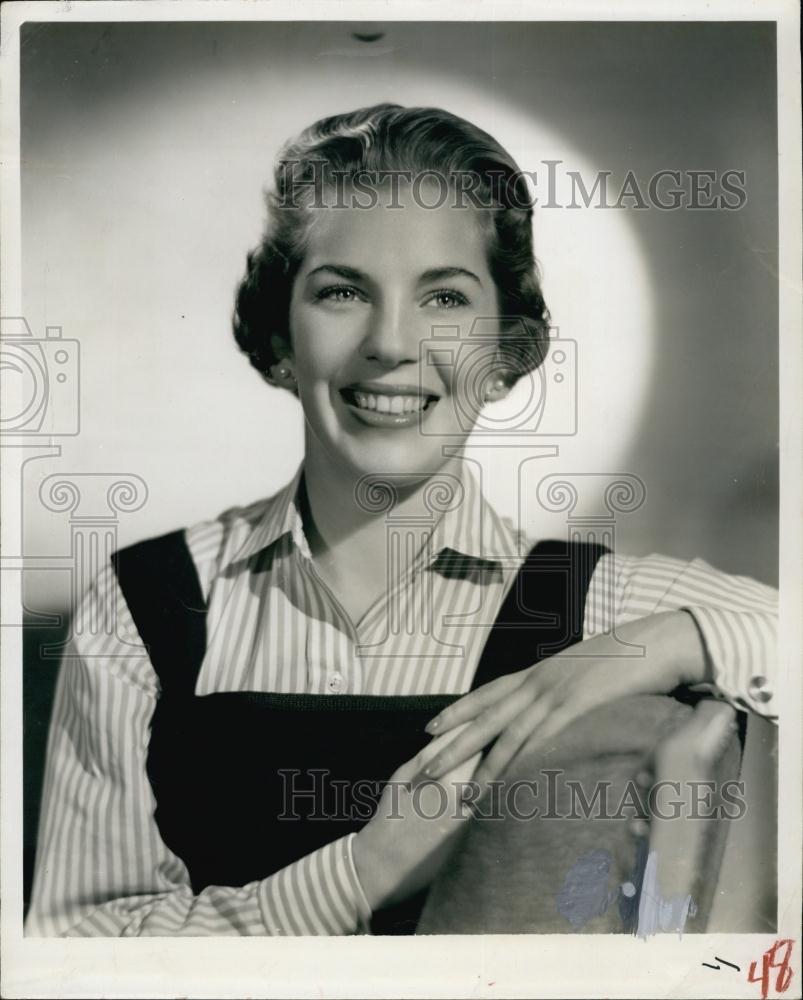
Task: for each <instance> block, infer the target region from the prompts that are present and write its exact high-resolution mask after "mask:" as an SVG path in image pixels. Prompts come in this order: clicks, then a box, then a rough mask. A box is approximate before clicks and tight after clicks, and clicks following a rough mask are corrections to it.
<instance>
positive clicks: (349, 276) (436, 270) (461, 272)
mask: <svg viewBox="0 0 803 1000" xmlns="http://www.w3.org/2000/svg"><path fill="white" fill-rule="evenodd" d="M321 271H327V272H328V273H329V274H336V275H337V276H338V277H340V278H344V279H345V280H346V281H358V282H368V281H370V280H371V279H370V277H369V276H368V275H367V274H366V273H365V272H364V271H360V270H359V268H356V267H349V266H348V265H346V264H321V265H319V266H318V267H315V268H313V269H312V270H311V271H310V272H309V274H308V275H307V277H308V278H312V277H313V276H314V275H316V274H319V273H320V272H321ZM459 277H464V278H471V279H472V280H473V281H476V282H477V284H478V285H479V286H480V288H482V281H481V280H480V279H479V277H478V276H477V275H476V274H475V273H474V272H473V271H469V270H468V269H467V268H465V267H430V268H428V269H427V270H426V271H423V272H422V274H421V276H420V277H419V279H418V283H419V284H421V285H424V284H427V283H428V282H432V281H446V280H447V279H448V278H459Z"/></svg>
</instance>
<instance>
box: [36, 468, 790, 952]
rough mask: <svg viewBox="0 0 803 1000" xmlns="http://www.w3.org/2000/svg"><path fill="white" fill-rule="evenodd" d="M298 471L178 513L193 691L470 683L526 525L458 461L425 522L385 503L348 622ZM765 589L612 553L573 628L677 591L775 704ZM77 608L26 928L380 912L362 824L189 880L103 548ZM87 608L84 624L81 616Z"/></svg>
mask: <svg viewBox="0 0 803 1000" xmlns="http://www.w3.org/2000/svg"><path fill="white" fill-rule="evenodd" d="M301 475H302V468H299V471H298V473H297V474H296V476H295V477H294V479H293V480H292V481H291V482H290V483H289V484H288V485H287V486H286V487H285V488H284V489H283V490H281V491H280V492H279V493H278V494H276V495H275V496H274V497H272V498H270V499H268V500H262V501H260V502H258V503H255V504H252V505H250V506H248V507H241V508H233V509H231V510H228V511H225V512H224V513H223V514H221V515H220V517H218V518H217V519H216V520H213V521H208V522H203V523H201V524H197V525H195V526H193V527H191V528H189V529H187V531H186V539H187V542H188V546H189V548H190V552H191V555H192V557H193V560H194V562H195V566H196V568H197V571H198V575H199V578H200V581H201V587H202V590H203V592H204V594H205V595H206V599H207V605H208V617H207V636H208V639H207V649H206V654H205V657H204V660H203V663H202V665H201V669H200V673H199V676H198V680H197V685H196V689H195V690H196V694H198V695H205V694H210V693H213V692H222V691H262V692H288V693H289V692H296V693H298V692H304V693H308V694H328V695H331V696H333V697H336V696H337V695H338V694H340V693H343V692H348V693H351V694H360V693H362V694H370V695H407V694H449V693H451V694H462V693H465V692H466V691H468V690H469V689H470V687H471V683H472V679H473V675H474V672H475V670H476V667H477V664H478V662H479V657H480V653H481V651H482V648H483V645H484V643H485V640H486V638H487V636H488V632H489V630H490V628H491V625H492V623H493V621H494V619H495V616H496V614H497V612H498V610H499V608H500V606H501V603H502V600H503V597H504V595H505V593H506V591H507V589H508V587H509V586H510V584H511V583H512V580H513V577H514V575H515V573H516V572H517V570H518V568H519V567H520V565H521V562H522V561H523V558H524V556H525V555H526V553H527V551H528V550H529V548H530V545H531V543H530V542H526V543H525V540H524V539H522V538H520V537H519V536H518V535H517V533H516V532H515V531H514V530H513V528H512V526H511V525H510V524H509V523H507V522H506V521H505V520H503V519H502V518H500V517H499V516H498V515H497V514H496V512H495V511H494V510H493V508H492V507H491V506H490V504H488V503H487V501H486V500H485V499H484V497H483V496H482V493H481V491H480V490H479V487H478V486H477V484H476V482H475V480H474V478H473V475H472V474H471V473H470V471H469V470H468V469H467V468H466V469H464V470H463V475H462V480H461V490H460V500H461V502H460V503H458V504H456V505H454V506H453V507H452V508H451V509H447V510H446V512H445V513H442V514H439V515H437V516H436V515H433V520H432V523H431V524H429V523H422V522H421V521H420V520H419V521H414V522H411V523H405V522H403V521H399V522H398V523H394V522H392V521H391V522H388V523H389V524H390V528H391V529H392V530H391V534H392V536H393V542H392V544H391V545H390V549H389V551H390V552H391V572H390V573H389V577H390V580H391V581H392V585H391V586H390V587H389V588H388V590H387V592H386V593H385V594H383V595H381V596H379V597H378V598H377V600H376V602H375V603H374V604H373V606H372V607H370V608H369V609H368V611H367V612H366V613H365V615H364V616H363V618H362V619H361V620H360V621H359V622H357V623H356V624H355V623H353V622H352V621H351V620H350V619H349V616H348V615H347V614H346V612H345V610H344V609H343V608H342V606H341V605H340V603H339V602H338V600H337V598H336V596H335V595H334V594H333V593H332V592H331V591H330V590H329V588H328V587H327V586H326V584H325V583H324V582H323V581H322V580H321V578H320V577H319V575H318V574H317V572H316V569H315V565H314V562H313V560H312V558H311V556H310V552H309V548H308V545H307V542H306V539H305V537H304V531H303V526H302V520H301V516H300V514H299V506H298V504H297V502H296V499H297V495H298V488H299V483H300V477H301ZM394 551H395V552H397V553H401V554H403V553H404V552H407V553H409V554H410V555H411V556H412V558H403V557H402V555H400V556H399V560H398V562H399V565H400V566H404V570H403V572H400V574H399V575H398V577H396V576H395V575H394V574H393V558H392V554H393V552H394ZM455 554H458V555H459V558H458V559H455ZM446 556H448V558H445V557H446ZM776 603H777V599H776V593H775V591H774V590H772V589H771V588H769V587H766V586H764V585H762V584H759V583H756V582H755V581H753V580H750V579H747V578H745V577H738V576H731V575H726V574H723V573H720V572H718V571H717V570H714V569H712V568H711V567H710V566H708V565H707V564H706V563H704V562H703V561H701V560H698V559H695V560H692V561H691V562H685V561H681V560H677V559H672V558H667V557H664V556H656V555H652V556H648V557H646V558H633V557H622V556H614V555H613V554H611V555H606V556H603V558H602V559H601V560H600V561H599V563H598V564H597V567H596V569H595V571H594V574H593V576H592V579H591V584H590V588H589V592H588V599H587V604H586V613H585V621H584V638H590V637H592V636H594V635H598V634H601V633H610V632H611V631H612V630H615V628H616V626H617V625H620V624H623V623H625V622H628V621H632V620H634V619H637V618H641V617H644V616H646V615H650V614H653V613H657V612H661V611H668V610H677V609H685V610H687V611H688V612H690V613H691V614H692V615H693V616H694V619H695V621H696V622H697V624H698V627H699V630H700V632H701V634H702V636H703V638H704V641H705V643H706V646H707V652H708V655H709V657H710V660H711V662H712V665H713V672H714V679H715V687H714V688H712V693H713V694H715V695H716V696H718V697H722V698H725V699H726V700H728V701H729V702H730V703H731V704H733V705H734V706H736V707H737V708H740V709H745V710H750V711H753V712H757V713H759V714H761V715H763V716H765V717H768V718H771V719H774V718H775V717H776V713H775V708H774V703H773V691H774V684H773V675H774V671H775V660H776V653H775V641H776V640H775V621H776V614H777V609H776ZM74 621H75V622H76V623H77V624H76V625H75V626H74V634H73V636H72V638H71V640H70V645H69V647H68V648H67V651H66V654H65V658H64V661H63V664H62V668H61V671H60V675H59V680H58V685H57V691H56V700H55V705H54V711H53V720H52V723H51V729H50V735H49V740H48V751H47V766H46V774H45V782H44V788H43V797H42V815H41V823H40V828H39V840H38V845H37V864H36V872H35V879H34V886H33V894H32V901H31V908H30V912H29V914H28V918H27V921H26V933H27V934H33V935H46V936H52V935H65V934H69V935H81V936H90V935H101V936H126V935H225V934H229V935H266V934H277V935H304V934H321V935H338V934H350V933H357V932H361V931H365V930H366V929H367V927H368V921H369V920H370V915H371V914H370V908H369V905H368V902H367V900H366V898H365V895H364V893H363V890H362V887H361V886H360V883H359V879H358V876H357V873H356V870H355V867H354V862H353V858H352V842H353V837H354V834H349V835H348V836H346V837H343V838H340V839H338V840H335V841H334V842H332V843H330V844H327V845H325V846H324V847H322V848H320V849H319V850H317V851H315V852H313V853H312V854H309V855H307V856H305V857H303V858H301V859H300V860H298V861H296V862H294V863H293V864H291V865H289V866H287V867H285V868H282V869H281V870H279V871H278V872H276V873H274V874H272V875H270V876H269V877H267V878H264V879H262V880H259V881H255V882H252V883H250V884H248V885H245V886H242V887H231V886H209V887H207V888H205V889H204V890H203V891H202V892H200V893H198V894H194V893H193V891H192V888H191V885H190V878H189V874H188V871H187V869H186V867H185V865H184V863H183V862H182V861H181V859H180V858H179V857H177V856H176V855H174V854H173V853H172V852H171V851H170V850H169V849H168V848H167V847H166V845H165V844H164V843H163V841H162V839H161V837H160V835H159V829H158V826H157V824H156V821H155V819H154V809H155V801H154V797H153V792H152V789H151V786H150V783H149V781H148V778H147V775H146V770H145V761H146V755H147V751H148V739H149V729H148V727H149V722H150V719H151V715H152V713H153V709H154V707H155V703H156V699H157V697H158V695H159V682H158V678H157V676H156V674H155V672H154V670H153V667H152V666H151V664H150V661H149V659H148V656H147V653H146V651H145V649H144V646H143V645H142V641H141V639H140V638H139V635H138V633H137V629H136V626H135V624H134V622H133V619H132V617H131V614H130V612H129V610H128V608H127V607H126V603H125V600H124V598H123V595H122V592H121V590H120V588H119V585H118V582H117V578H116V576H115V574H114V571H113V569H112V567H111V565H108V566H106V567H105V568H104V569H103V571H102V572H101V573H100V574H99V576H98V578H97V579H96V580H95V581H94V583H93V585H92V586H91V587H90V589H89V591H88V592H87V594H86V595H85V596H84V598H83V600H82V603H81V606H80V607H79V609H78V611H77V614H76V615H75V619H74ZM81 623H91V624H92V628H91V629H87V628H83V630H82V631H77V629H78V628H79V627H80V625H81Z"/></svg>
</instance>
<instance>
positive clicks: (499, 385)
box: [484, 375, 505, 403]
mask: <svg viewBox="0 0 803 1000" xmlns="http://www.w3.org/2000/svg"><path fill="white" fill-rule="evenodd" d="M504 388H505V380H504V379H503V378H502V377H501V376H499V375H498V376H497V377H496V378H495V379H494V380H493V382H491V384H490V385H489V386H488V387H487V388H486V390H485V394H484V399H485V402H486V403H490V402H492V401H493V400H494V399H496V398H497V397H498V396H499V395H500V393H501V392H502V391H503V389H504Z"/></svg>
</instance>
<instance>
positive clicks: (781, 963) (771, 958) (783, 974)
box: [747, 938, 793, 1000]
mask: <svg viewBox="0 0 803 1000" xmlns="http://www.w3.org/2000/svg"><path fill="white" fill-rule="evenodd" d="M792 944H793V942H792V940H791V938H783V939H782V940H781V941H776V942H775V944H774V945H773V946H772V947H771V948H767V950H766V951H765V952H764V954H763V956H762V957H761V972H760V973H759V974H758V975H756V970H757V968H758V962H751V963H750V971H749V972H748V973H747V981H748V982H749V983H761V1000H767V996H768V995H769V990H770V974H771V972H772V971H773V970H775V969H777V973H778V974H777V975H776V977H775V991H776V993H785V992H786V991H787V990H788V989H789V984H790V983H791V982H792V970H791V969H790V968H789V959H790V958H791V957H792ZM782 949H783V958H781V957H779V954H780V952H781V950H782Z"/></svg>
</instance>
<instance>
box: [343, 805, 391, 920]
mask: <svg viewBox="0 0 803 1000" xmlns="http://www.w3.org/2000/svg"><path fill="white" fill-rule="evenodd" d="M370 825H371V824H370V823H369V824H368V825H367V826H364V827H363V828H362V829H361V830H359V831H358V832H357V834H356V835H355V837H354V839H353V841H352V843H351V857H352V860H353V861H354V870H355V871H356V873H357V878H358V879H359V881H360V885H361V886H362V891H363V893H364V895H365V898H366V900H367V901H368V905H369V906H370V907H371V911H372V912H374V911H376V910H378V909H380V908H381V907H382V906H383V905H384V904H385V903H386V902H387V900H388V898H389V897H390V894H391V892H392V886H390V884H389V880H388V869H389V867H390V866H389V865H388V864H387V859H386V858H383V857H381V856H380V854H379V852H378V851H377V850H376V847H375V845H374V841H373V837H372V836H371V830H370Z"/></svg>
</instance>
